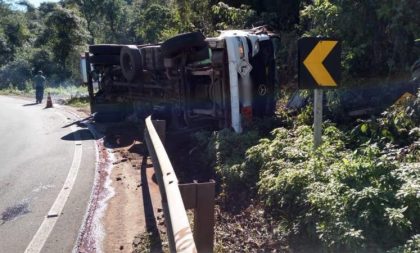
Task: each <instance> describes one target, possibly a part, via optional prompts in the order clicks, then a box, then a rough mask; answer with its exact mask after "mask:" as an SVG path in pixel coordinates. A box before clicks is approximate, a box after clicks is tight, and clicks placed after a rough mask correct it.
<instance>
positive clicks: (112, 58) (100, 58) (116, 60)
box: [89, 55, 120, 65]
mask: <svg viewBox="0 0 420 253" xmlns="http://www.w3.org/2000/svg"><path fill="white" fill-rule="evenodd" d="M89 61H90V63H92V64H97V65H120V56H119V55H92V56H91V57H89Z"/></svg>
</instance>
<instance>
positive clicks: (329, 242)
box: [245, 126, 420, 252]
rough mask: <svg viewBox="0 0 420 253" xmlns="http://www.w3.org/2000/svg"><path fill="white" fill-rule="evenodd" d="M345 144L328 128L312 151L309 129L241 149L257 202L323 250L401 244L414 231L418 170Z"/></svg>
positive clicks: (372, 148)
mask: <svg viewBox="0 0 420 253" xmlns="http://www.w3.org/2000/svg"><path fill="white" fill-rule="evenodd" d="M344 140H345V133H344V132H341V131H340V130H339V129H337V128H336V127H333V126H330V127H327V128H326V129H325V132H324V143H323V145H322V146H321V147H320V148H318V149H317V150H316V151H313V149H312V131H311V129H310V128H309V127H307V126H304V127H298V128H296V129H292V130H290V129H289V130H288V129H284V128H280V129H276V130H274V131H273V136H272V138H271V139H263V140H261V141H260V144H258V145H257V146H255V147H252V148H251V149H249V150H248V151H247V156H246V161H247V164H248V165H249V166H250V167H254V170H255V169H256V170H258V169H257V168H259V171H260V174H259V178H260V179H259V181H258V183H257V186H258V194H259V198H260V200H261V201H262V202H263V203H264V205H265V206H266V209H267V211H268V212H269V213H271V214H272V215H273V216H274V217H275V218H277V219H278V220H283V221H284V222H283V225H286V227H287V230H288V231H289V233H290V236H291V237H292V238H293V237H295V238H297V237H302V238H306V239H307V240H309V239H308V238H316V239H315V242H316V241H318V244H319V245H321V246H320V247H322V248H323V249H324V250H327V251H333V252H341V251H344V252H372V251H375V252H381V251H383V250H389V249H392V248H394V247H397V246H399V245H402V244H403V243H404V242H405V241H406V240H407V239H408V238H410V237H411V236H412V235H413V234H415V233H418V230H419V229H420V224H419V221H418V218H417V215H416V214H418V213H420V206H419V203H420V202H419V201H420V184H419V180H420V174H419V173H420V166H418V164H417V165H416V164H412V166H411V167H406V166H405V165H404V166H403V165H400V164H398V163H397V162H395V161H393V159H389V157H387V156H386V155H383V154H382V152H381V150H380V149H379V148H378V146H377V145H376V144H366V145H362V146H360V147H359V148H357V149H355V151H351V150H348V149H346V147H345V142H344ZM251 160H252V161H253V162H252V163H251V162H250V161H251ZM407 166H408V165H407ZM245 167H246V166H245Z"/></svg>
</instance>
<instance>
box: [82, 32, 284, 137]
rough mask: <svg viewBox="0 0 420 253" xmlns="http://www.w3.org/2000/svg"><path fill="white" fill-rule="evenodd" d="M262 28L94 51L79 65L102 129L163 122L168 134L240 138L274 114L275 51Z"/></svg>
mask: <svg viewBox="0 0 420 253" xmlns="http://www.w3.org/2000/svg"><path fill="white" fill-rule="evenodd" d="M277 40H278V37H277V36H276V35H275V34H273V33H271V32H269V31H267V29H265V27H259V28H255V29H252V30H229V31H222V32H221V33H220V36H218V37H213V38H205V37H204V36H203V34H202V33H200V32H192V33H185V34H180V35H178V36H175V37H173V38H170V39H168V40H167V41H165V42H163V43H161V44H146V45H109V44H100V45H91V46H90V47H89V52H86V53H85V55H84V57H83V58H84V59H83V60H82V66H83V67H82V68H83V69H82V73H83V75H84V81H85V82H86V83H87V85H88V88H89V96H90V101H91V110H92V113H95V119H96V120H97V121H107V120H122V119H123V118H126V117H127V116H129V115H135V116H137V117H144V116H146V115H150V114H152V115H153V117H154V118H159V119H165V120H166V121H167V122H168V127H169V128H170V129H174V130H177V129H190V128H195V127H203V126H211V127H215V128H230V127H231V128H233V129H234V131H236V132H238V133H239V132H241V131H242V129H243V126H244V124H246V123H247V122H249V121H251V120H252V119H253V118H254V117H264V116H269V115H272V114H273V113H274V110H275V100H274V91H275V83H276V68H275V56H274V55H275V53H274V52H275V48H276V45H277Z"/></svg>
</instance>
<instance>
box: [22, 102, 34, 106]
mask: <svg viewBox="0 0 420 253" xmlns="http://www.w3.org/2000/svg"><path fill="white" fill-rule="evenodd" d="M37 104H38V103H30V104H24V105H22V106H33V105H37Z"/></svg>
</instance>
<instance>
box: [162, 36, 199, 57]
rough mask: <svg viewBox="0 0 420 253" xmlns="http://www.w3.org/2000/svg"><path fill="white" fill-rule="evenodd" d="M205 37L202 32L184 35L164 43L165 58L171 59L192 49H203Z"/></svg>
mask: <svg viewBox="0 0 420 253" xmlns="http://www.w3.org/2000/svg"><path fill="white" fill-rule="evenodd" d="M204 39H205V37H204V35H203V34H202V33H201V32H192V33H184V34H180V35H177V36H175V37H172V38H170V39H168V40H166V41H165V42H163V44H162V46H161V48H162V54H163V56H164V57H167V58H171V57H173V56H175V55H177V54H179V53H181V52H184V51H186V50H188V49H190V48H194V47H197V48H201V47H202V46H203V43H204Z"/></svg>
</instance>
